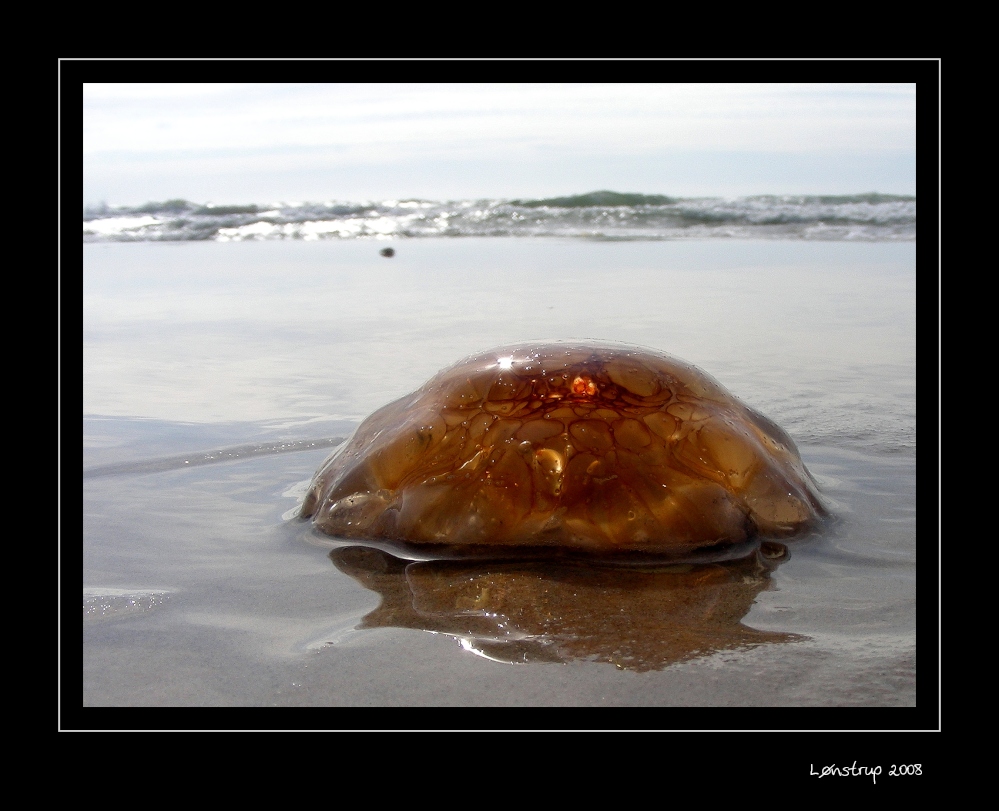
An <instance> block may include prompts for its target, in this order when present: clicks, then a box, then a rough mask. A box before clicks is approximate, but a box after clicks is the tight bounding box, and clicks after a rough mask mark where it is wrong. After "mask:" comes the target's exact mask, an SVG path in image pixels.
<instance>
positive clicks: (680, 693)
mask: <svg viewBox="0 0 999 811" xmlns="http://www.w3.org/2000/svg"><path fill="white" fill-rule="evenodd" d="M389 244H391V246H392V247H393V248H394V249H395V251H396V253H395V256H394V257H392V258H386V257H382V256H380V255H379V251H380V249H381V248H383V247H386V246H387V245H389ZM84 259H85V263H84V437H83V439H84V471H85V476H84V482H83V487H84V489H83V493H84V515H83V587H84V618H83V681H82V691H83V706H84V707H87V708H99V707H164V706H171V707H223V706H225V707H293V706H294V707H299V706H308V707H321V706H336V707H378V706H392V707H404V706H458V707H460V706H504V707H563V706H564V707H596V706H619V707H632V706H642V707H679V706H726V707H728V706H741V707H806V708H807V707H832V706H837V707H847V706H849V707H909V708H911V707H914V706H915V704H916V665H915V663H916V632H915V616H916V590H915V583H916V531H915V527H916V499H915V246H914V244H912V243H845V242H838V243H818V242H816V243H803V242H789V241H772V242H768V241H738V240H732V241H725V240H708V241H677V242H665V241H664V242H627V241H622V242H609V241H603V242H601V241H587V240H559V239H550V240H540V239H527V238H525V239H487V238H482V239H479V238H475V239H443V238H441V239H438V238H428V239H422V240H393V241H391V243H389V242H385V241H377V240H372V241H361V240H355V241H349V242H340V241H335V240H334V241H326V242H302V241H294V242H291V241H289V242H269V243H250V242H248V243H238V244H222V243H196V244H171V245H163V244H151V243H136V244H93V245H85V246H84ZM560 338H561V339H568V338H587V339H598V340H607V341H623V342H627V343H632V344H639V345H642V346H649V347H654V348H658V349H661V350H665V351H667V352H670V353H672V354H675V355H677V356H679V357H681V358H683V359H685V360H688V361H690V362H692V363H695V364H697V365H698V366H700V367H701V368H703V369H704V370H706V371H707V372H709V373H710V374H712V375H713V376H715V377H716V378H717V379H718V380H719V381H721V382H722V383H723V384H724V385H725V386H726V387H727V388H728V389H729V390H730V391H732V392H733V393H735V394H736V395H737V396H738V397H740V398H741V399H743V400H744V401H745V402H747V403H748V404H750V405H752V406H753V407H754V408H757V409H758V410H760V411H761V412H763V413H764V414H766V415H767V416H768V417H770V418H772V419H773V420H774V421H775V422H777V423H778V424H779V425H781V426H782V427H783V428H784V429H785V430H787V431H788V432H789V433H790V434H791V436H792V437H793V438H794V440H795V442H796V443H797V445H798V448H799V450H800V452H801V456H802V458H803V459H804V461H805V464H806V465H807V466H808V468H809V470H810V471H811V472H812V474H813V475H814V476H815V477H816V479H817V481H818V482H819V486H820V489H821V491H822V493H823V496H824V497H825V498H827V499H828V500H829V503H830V505H831V506H832V510H833V518H832V519H831V520H830V521H828V522H827V523H826V524H825V525H823V526H822V527H821V528H819V529H818V530H817V531H815V532H814V533H811V534H809V535H807V536H805V537H803V538H800V539H797V540H793V541H790V542H788V544H787V546H788V552H789V554H788V555H787V557H786V558H785V557H783V556H773V555H771V556H767V555H766V554H762V555H761V554H753V555H751V556H749V557H748V558H746V559H745V560H743V561H741V562H738V563H716V564H705V565H703V566H699V567H683V566H680V567H665V568H663V569H662V570H656V571H646V572H636V571H630V570H627V569H613V568H606V567H595V566H587V565H577V564H567V563H557V564H541V563H537V562H519V563H518V562H515V561H504V562H494V563H441V562H433V561H408V560H400V559H399V558H396V557H392V556H390V555H388V554H386V553H385V552H384V551H382V550H377V549H370V548H363V547H358V546H357V545H356V544H349V543H346V542H338V541H335V540H330V539H327V538H325V537H323V536H319V535H317V534H315V533H314V532H313V531H311V530H310V528H309V527H308V525H307V524H304V523H302V522H300V521H298V520H296V519H295V518H294V514H295V511H296V508H297V504H298V502H299V500H300V499H301V497H302V494H303V493H304V489H305V486H306V484H307V482H308V480H309V479H310V478H311V476H312V475H313V473H314V472H315V470H316V468H317V467H318V466H319V465H320V463H321V462H322V461H323V459H324V458H325V457H326V456H327V455H328V453H329V451H330V447H329V445H330V442H329V441H327V442H326V445H325V446H317V447H312V448H308V447H307V443H308V441H310V440H332V438H336V437H343V436H346V435H347V434H349V433H350V431H351V430H352V429H353V427H354V426H356V424H357V423H358V422H359V421H360V420H361V419H363V418H364V417H365V416H366V415H367V414H369V413H370V412H371V411H373V410H374V409H376V408H378V407H379V406H381V405H384V404H385V403H387V402H389V401H390V400H392V399H394V398H396V397H398V396H400V395H402V394H405V393H407V392H408V391H411V390H413V389H414V388H416V387H417V386H419V385H420V384H422V383H423V382H424V381H425V380H426V379H427V378H429V377H430V376H431V375H433V374H434V373H435V372H437V371H438V370H439V369H440V368H442V367H444V366H446V365H448V364H450V363H453V362H455V361H457V360H458V359H460V358H461V357H463V356H464V355H466V354H469V353H471V352H474V351H478V350H482V349H485V348H488V347H490V346H494V345H500V344H508V343H512V342H517V341H527V340H541V339H560ZM264 443H268V444H269V448H271V449H270V450H268V452H261V453H252V452H247V451H246V449H247V448H252V447H253V446H254V444H257V445H262V444H264ZM281 443H289V447H288V448H287V449H284V450H282V449H281V448H280V447H279V446H280V444H281ZM292 443H294V444H293V446H292ZM271 446H273V447H271ZM233 447H235V448H240V449H243V450H241V451H240V452H239V453H236V454H234V455H233V456H231V457H229V458H226V459H222V458H220V460H219V461H217V462H216V461H214V460H210V463H202V464H185V462H184V459H183V457H184V456H185V455H187V454H190V455H191V456H192V458H193V457H195V456H197V455H199V454H200V455H202V456H203V455H204V454H206V452H212V451H217V450H219V449H225V448H233ZM164 458H169V459H170V460H172V461H171V463H170V464H166V465H164V464H160V465H159V466H157V465H156V464H155V462H156V460H161V459H164ZM115 464H117V465H123V464H124V465H126V468H124V469H122V470H119V471H108V470H104V471H102V472H101V475H89V476H88V475H87V474H86V472H87V471H88V470H93V469H95V468H100V467H105V466H108V465H115ZM67 540H68V539H67V537H66V536H65V535H64V537H63V543H64V544H65V543H67ZM65 632H66V631H65V629H64V633H65ZM663 725H664V726H668V724H663Z"/></svg>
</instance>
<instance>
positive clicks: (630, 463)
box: [301, 343, 824, 555]
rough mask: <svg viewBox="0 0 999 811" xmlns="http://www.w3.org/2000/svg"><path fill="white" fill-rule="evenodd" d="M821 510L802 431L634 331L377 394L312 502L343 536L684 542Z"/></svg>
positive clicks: (727, 536) (495, 357) (774, 529)
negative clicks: (801, 445)
mask: <svg viewBox="0 0 999 811" xmlns="http://www.w3.org/2000/svg"><path fill="white" fill-rule="evenodd" d="M823 513H824V510H823V507H822V504H821V501H820V498H819V495H818V492H817V491H816V489H815V485H814V483H813V481H812V479H811V476H810V475H809V473H808V471H807V470H806V469H805V466H804V464H803V463H802V461H801V458H800V457H799V456H798V452H797V449H796V448H795V446H794V443H793V442H792V441H791V438H790V437H789V436H788V435H787V434H786V433H785V432H784V431H783V430H782V429H781V428H779V427H778V426H777V425H775V424H774V423H773V422H771V421H770V420H769V419H767V418H766V417H764V416H762V415H761V414H759V413H757V412H756V411H754V410H753V409H751V408H749V407H748V406H746V405H744V404H743V403H741V402H740V401H739V400H738V399H736V398H735V397H733V396H732V395H731V394H730V393H729V392H728V391H726V390H725V389H724V388H723V387H722V386H721V385H720V384H719V383H718V382H716V381H715V380H714V379H713V378H711V377H710V376H709V375H707V374H705V373H704V372H702V371H701V370H699V369H698V368H696V367H695V366H692V365H691V364H689V363H685V362H683V361H681V360H678V359H677V358H673V357H671V356H669V355H667V354H665V353H662V352H657V351H654V350H650V349H642V348H637V347H630V346H626V345H620V346H615V345H599V344H587V343H565V344H561V343H555V344H545V345H536V344H530V345H528V344H525V345H516V346H509V347H501V348H499V349H494V350H491V351H488V352H483V353H481V354H477V355H473V356H471V357H469V358H466V359H465V360H463V361H460V362H459V363H457V364H455V365H454V366H451V367H450V368H448V369H445V370H444V371H442V372H440V373H439V374H438V375H436V376H435V377H433V378H432V379H431V380H429V381H428V382H427V383H426V384H425V385H424V386H423V387H422V388H420V389H418V390H417V391H415V392H414V393H412V394H410V395H408V396H406V397H403V398H401V399H399V400H396V401H395V402H393V403H390V404H389V405H387V406H384V407H383V408H381V409H379V410H378V411H376V412H375V413H374V414H372V415H371V416H370V417H368V418H367V419H366V420H365V421H364V422H363V423H361V425H360V426H359V427H358V429H357V431H356V432H355V433H354V435H353V436H352V437H351V438H350V439H349V440H348V441H347V442H345V443H344V444H343V445H341V446H340V447H339V448H338V449H337V450H336V451H335V452H334V453H333V454H332V455H331V456H330V457H329V459H327V460H326V462H325V463H324V464H323V465H322V467H321V468H320V469H319V471H318V472H317V473H316V475H315V477H314V479H313V481H312V484H311V486H310V488H309V491H308V493H307V495H306V497H305V501H304V503H303V505H302V510H301V516H302V517H303V518H312V520H313V522H314V524H315V526H316V528H318V529H319V530H321V531H322V532H324V533H326V534H328V535H331V536H334V537H338V538H345V539H355V540H368V541H373V542H381V541H390V542H391V541H396V542H404V543H406V544H435V545H446V546H448V547H458V546H461V547H490V548H496V547H505V548H508V549H509V548H510V547H514V548H524V549H526V548H537V547H556V548H559V549H565V550H575V551H584V552H595V553H599V554H601V555H603V554H607V553H615V552H629V553H632V552H639V553H641V552H647V553H655V554H663V553H667V554H674V553H684V552H689V551H692V550H698V549H701V548H703V547H712V546H719V545H728V544H739V543H741V542H744V541H747V540H751V539H753V538H754V537H756V536H767V537H787V536H790V535H794V534H796V533H799V532H801V531H803V530H805V529H807V528H808V527H809V526H811V525H812V524H814V523H815V522H816V521H817V519H818V518H819V516H821V515H822V514H823Z"/></svg>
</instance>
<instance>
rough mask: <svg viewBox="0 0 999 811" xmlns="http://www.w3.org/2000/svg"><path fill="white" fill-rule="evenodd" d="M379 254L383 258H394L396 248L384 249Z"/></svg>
mask: <svg viewBox="0 0 999 811" xmlns="http://www.w3.org/2000/svg"><path fill="white" fill-rule="evenodd" d="M378 253H380V254H381V255H382V256H388V257H392V256H395V248H382V249H381V250H380V251H379V252H378Z"/></svg>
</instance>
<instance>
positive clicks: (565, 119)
mask: <svg viewBox="0 0 999 811" xmlns="http://www.w3.org/2000/svg"><path fill="white" fill-rule="evenodd" d="M598 189H610V190H612V191H620V192H638V193H644V194H666V195H675V196H722V197H738V196H743V195H750V194H851V193H861V192H869V191H878V192H882V193H888V194H915V193H916V87H915V84H877V83H875V84H871V83H865V84H856V83H855V84H849V83H841V84H834V83H822V84H776V83H768V84H753V83H695V84H652V83H634V84H582V83H580V84H548V83H533V84H473V83H468V84H384V83H379V84H281V83H274V84H259V83H256V84H251V83H242V84H240V83H236V84H219V83H200V84H180V83H159V84H138V83H132V84H128V83H117V84H85V85H84V86H83V191H84V200H83V202H84V204H98V203H101V202H104V203H107V204H109V205H138V204H141V203H146V202H149V201H153V200H167V199H175V198H184V199H187V200H191V201H192V202H197V203H209V202H210V203H216V204H225V203H264V204H266V203H274V202H304V201H313V202H321V201H328V200H339V201H366V200H384V199H406V198H421V199H428V200H457V199H468V198H528V197H534V198H538V197H553V196H561V195H568V194H581V193H585V192H589V191H595V190H598Z"/></svg>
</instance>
